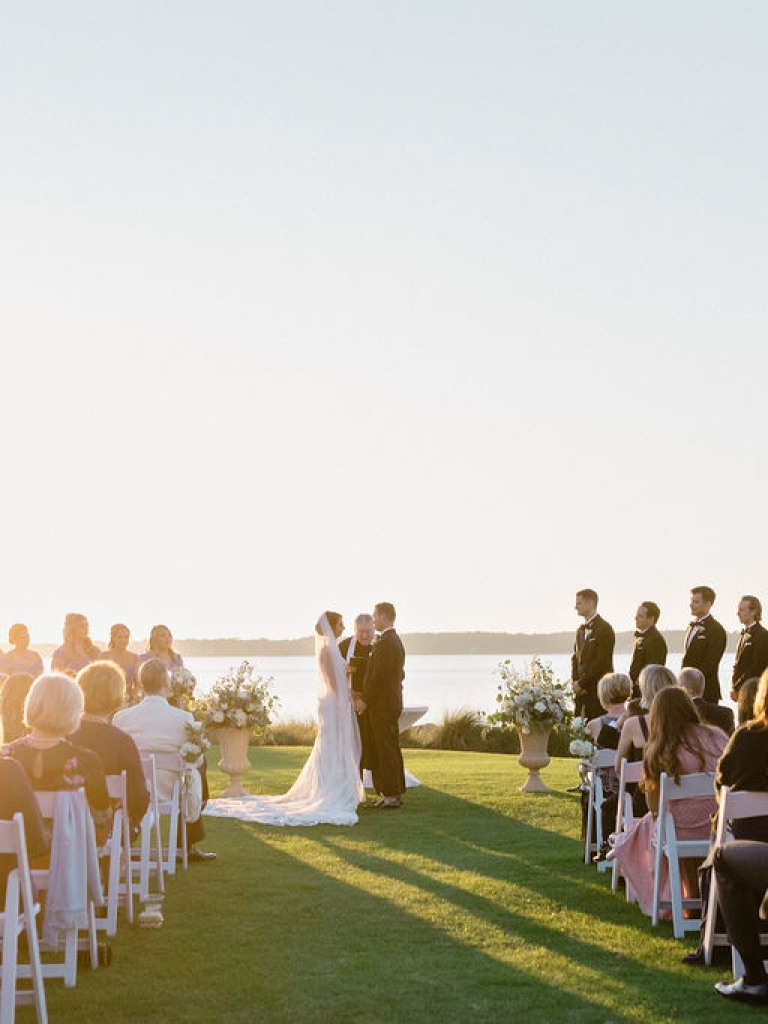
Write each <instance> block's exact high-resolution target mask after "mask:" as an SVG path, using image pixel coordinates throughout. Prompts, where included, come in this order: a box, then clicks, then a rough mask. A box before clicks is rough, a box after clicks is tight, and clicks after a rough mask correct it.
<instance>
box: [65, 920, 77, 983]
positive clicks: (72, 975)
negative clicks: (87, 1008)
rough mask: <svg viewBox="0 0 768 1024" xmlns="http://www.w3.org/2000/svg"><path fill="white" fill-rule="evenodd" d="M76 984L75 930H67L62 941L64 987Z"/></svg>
mask: <svg viewBox="0 0 768 1024" xmlns="http://www.w3.org/2000/svg"><path fill="white" fill-rule="evenodd" d="M76 984H77V928H69V929H68V930H67V931H66V933H65V939H64V987H65V988H74V987H75V985H76Z"/></svg>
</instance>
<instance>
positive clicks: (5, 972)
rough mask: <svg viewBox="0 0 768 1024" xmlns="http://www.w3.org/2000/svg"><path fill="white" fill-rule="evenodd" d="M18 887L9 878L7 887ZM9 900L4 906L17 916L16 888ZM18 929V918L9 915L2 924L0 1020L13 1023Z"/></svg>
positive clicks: (17, 900) (10, 894) (17, 899)
mask: <svg viewBox="0 0 768 1024" xmlns="http://www.w3.org/2000/svg"><path fill="white" fill-rule="evenodd" d="M14 883H15V884H16V887H17V886H18V882H17V881H16V879H12V878H9V879H8V885H9V887H10V886H12V885H13V884H14ZM8 895H9V896H10V897H11V898H10V899H6V903H5V905H6V906H9V905H13V906H15V907H16V914H18V906H19V897H18V888H17V889H16V898H15V900H14V899H13V894H12V893H9V894H8ZM18 946H19V927H18V917H17V916H15V915H14V916H13V917H12V916H11V915H10V914H9V915H8V917H7V918H6V920H5V921H4V923H3V968H2V978H3V988H2V992H0V1020H1V1021H3V1024H5V1021H9V1022H10V1021H13V1019H14V1015H15V1013H16V968H17V961H18V955H19V949H18Z"/></svg>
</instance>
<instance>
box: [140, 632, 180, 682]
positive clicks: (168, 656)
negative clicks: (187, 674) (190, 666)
mask: <svg viewBox="0 0 768 1024" xmlns="http://www.w3.org/2000/svg"><path fill="white" fill-rule="evenodd" d="M155 658H156V659H157V660H158V661H162V663H163V664H164V665H165V667H166V668H167V669H168V671H169V672H173V670H174V669H177V668H183V667H184V660H183V658H182V657H181V655H180V654H179V652H178V651H175V650H174V649H173V635H172V633H171V631H170V629H168V627H167V626H153V627H152V629H151V630H150V631H149V641H148V642H147V651H146V654H142V655H141V658H140V661H142V662H144V661H152V660H153V659H155Z"/></svg>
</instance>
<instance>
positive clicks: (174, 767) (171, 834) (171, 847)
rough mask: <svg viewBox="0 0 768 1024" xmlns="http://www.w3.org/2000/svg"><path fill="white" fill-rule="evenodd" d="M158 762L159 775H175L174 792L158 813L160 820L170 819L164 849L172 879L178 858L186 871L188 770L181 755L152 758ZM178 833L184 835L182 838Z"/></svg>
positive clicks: (162, 802) (160, 803) (162, 803)
mask: <svg viewBox="0 0 768 1024" xmlns="http://www.w3.org/2000/svg"><path fill="white" fill-rule="evenodd" d="M152 756H153V757H154V759H155V771H156V772H160V771H162V772H168V773H171V774H173V775H174V776H175V777H174V779H173V791H172V793H171V797H170V799H168V800H160V799H159V798H158V801H157V809H158V813H159V815H160V817H161V818H162V817H167V818H168V845H167V846H166V847H164V848H163V851H162V860H163V870H165V871H167V872H168V874H169V875H175V874H176V857H177V855H178V854H180V855H181V865H182V867H183V868H184V870H185V871H186V870H187V867H188V866H189V864H188V856H187V828H186V825H187V813H186V803H187V801H186V786H187V771H188V767H187V764H186V762H185V761H184V759H183V758H182V757H181V756H180V755H179V754H158V753H155V754H153V755H152ZM179 833H181V834H180V835H179Z"/></svg>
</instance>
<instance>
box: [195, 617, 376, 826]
mask: <svg viewBox="0 0 768 1024" xmlns="http://www.w3.org/2000/svg"><path fill="white" fill-rule="evenodd" d="M320 628H321V629H322V630H323V636H318V637H316V638H315V639H316V643H315V653H316V656H317V668H318V680H319V697H318V705H317V717H318V723H317V738H316V740H315V744H314V746H313V747H312V753H311V754H310V755H309V758H308V759H307V762H306V764H305V765H304V767H303V768H302V769H301V772H300V773H299V777H298V778H297V779H296V781H295V782H294V784H293V785H292V786H291V788H290V789H289V790H288V792H287V793H283V794H281V795H280V796H245V797H233V798H221V799H218V800H210V801H209V802H208V806H207V807H206V809H205V814H208V815H211V816H213V817H227V818H239V819H240V820H241V821H257V822H261V824H263V825H355V824H356V823H357V820H358V819H357V807H358V804H360V803H362V802H363V801H364V800H365V791H364V789H363V785H362V782H361V779H360V730H359V728H358V725H357V715H356V714H355V709H354V707H353V705H352V695H351V693H350V689H349V684H348V682H347V673H346V667H345V665H344V659H343V658H342V656H341V654H340V653H339V647H338V644H337V643H336V638H335V637H334V635H333V631H332V630H331V628H330V626H329V625H328V620H327V619H326V617H325V616H324V615H323V617H322V618H321V620H320Z"/></svg>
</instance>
